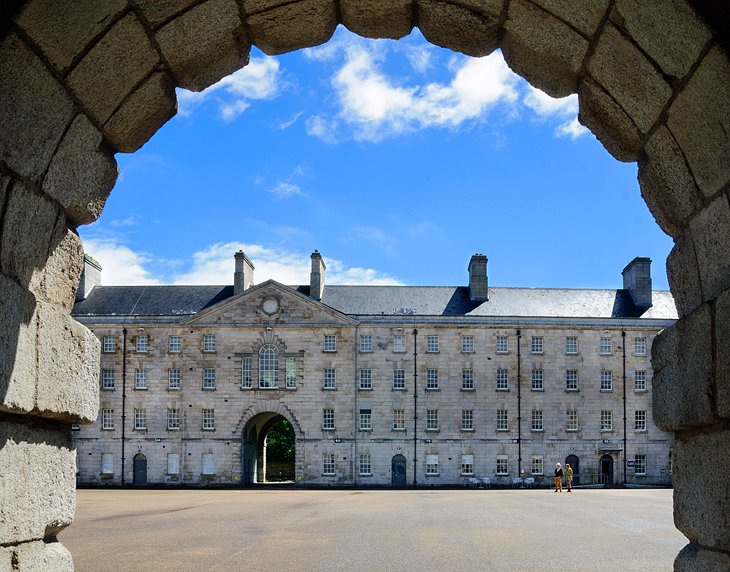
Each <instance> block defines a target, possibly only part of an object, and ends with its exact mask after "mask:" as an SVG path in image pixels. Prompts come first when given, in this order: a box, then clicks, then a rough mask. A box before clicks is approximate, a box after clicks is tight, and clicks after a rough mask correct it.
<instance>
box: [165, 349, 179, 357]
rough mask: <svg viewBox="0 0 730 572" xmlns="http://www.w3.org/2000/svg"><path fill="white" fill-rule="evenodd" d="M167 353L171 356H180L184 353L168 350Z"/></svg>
mask: <svg viewBox="0 0 730 572" xmlns="http://www.w3.org/2000/svg"><path fill="white" fill-rule="evenodd" d="M167 353H168V354H170V355H176V356H177V355H180V354H181V353H182V350H167Z"/></svg>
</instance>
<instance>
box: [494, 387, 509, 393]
mask: <svg viewBox="0 0 730 572" xmlns="http://www.w3.org/2000/svg"><path fill="white" fill-rule="evenodd" d="M494 391H497V392H498V393H509V392H510V389H509V387H498V388H496V389H495V390H494Z"/></svg>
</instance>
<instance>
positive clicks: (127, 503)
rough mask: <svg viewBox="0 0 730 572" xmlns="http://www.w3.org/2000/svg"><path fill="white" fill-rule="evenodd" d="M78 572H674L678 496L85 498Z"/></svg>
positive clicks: (68, 535) (70, 533) (138, 494)
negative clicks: (674, 517)
mask: <svg viewBox="0 0 730 572" xmlns="http://www.w3.org/2000/svg"><path fill="white" fill-rule="evenodd" d="M77 499H78V507H77V514H76V520H75V522H74V524H73V525H72V526H71V527H69V528H68V529H66V530H64V531H63V532H62V533H61V534H60V535H59V539H60V540H61V542H63V543H64V544H65V545H66V546H67V547H68V548H69V549H70V550H71V552H72V554H73V556H74V562H75V564H76V570H77V571H78V572H104V571H125V570H130V571H135V572H143V571H147V570H150V571H155V572H164V571H168V570H169V571H175V572H184V571H188V570H190V571H192V570H195V571H238V570H246V571H269V570H271V571H283V570H294V571H310V570H311V571H327V570H333V571H334V570H338V571H339V570H348V571H359V570H378V571H386V570H387V571H391V570H413V571H419V572H423V571H430V570H434V571H436V570H438V571H445V570H470V571H490V570H499V571H505V570H508V571H511V572H520V571H523V570H524V571H527V570H529V571H535V570H542V571H548V570H560V571H562V572H566V571H572V570H576V571H578V570H580V571H581V572H589V571H602V572H603V571H606V570H624V571H626V570H637V571H639V570H641V571H650V570H662V571H669V570H672V564H673V561H674V557H675V556H676V554H677V552H678V551H679V550H680V549H681V548H682V547H683V546H684V545H685V544H687V540H686V539H685V538H684V537H683V536H682V535H681V534H680V533H679V532H678V531H677V530H676V529H675V528H674V525H673V521H672V491H671V490H646V489H645V490H624V489H616V490H578V491H573V492H572V493H570V494H568V493H566V492H563V493H562V494H560V493H553V492H552V491H548V490H544V489H540V490H491V491H484V490H405V491H399V490H323V491H317V490H315V491H312V490H293V489H281V490H271V489H267V490H192V491H191V490H185V491H183V490H80V491H78V493H77Z"/></svg>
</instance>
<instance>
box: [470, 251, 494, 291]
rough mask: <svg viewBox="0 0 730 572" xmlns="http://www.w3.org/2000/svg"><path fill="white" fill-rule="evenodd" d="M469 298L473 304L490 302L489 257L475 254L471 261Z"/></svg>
mask: <svg viewBox="0 0 730 572" xmlns="http://www.w3.org/2000/svg"><path fill="white" fill-rule="evenodd" d="M469 298H470V299H471V301H472V302H485V301H486V300H489V289H488V281H487V257H486V256H485V255H483V254H475V255H474V256H472V257H471V260H470V261H469Z"/></svg>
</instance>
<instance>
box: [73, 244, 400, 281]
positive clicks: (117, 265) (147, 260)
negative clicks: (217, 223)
mask: <svg viewBox="0 0 730 572" xmlns="http://www.w3.org/2000/svg"><path fill="white" fill-rule="evenodd" d="M84 250H85V252H86V253H87V254H89V255H90V256H92V257H93V258H95V259H96V260H97V261H98V262H99V263H100V264H101V266H102V269H103V270H102V284H104V285H108V286H124V285H136V286H145V285H158V284H163V283H170V284H198V285H203V284H205V285H213V284H233V270H234V261H233V255H234V253H235V252H237V251H238V250H243V251H244V252H245V253H246V255H247V256H248V257H249V258H250V259H251V261H252V262H253V264H254V266H255V270H254V278H255V281H256V283H257V284H258V283H261V282H265V281H266V280H268V279H274V280H276V281H277V282H281V283H282V284H287V285H299V284H309V273H310V270H311V261H310V258H309V254H306V253H302V252H292V251H289V250H285V249H282V248H269V247H265V246H262V245H259V244H245V243H241V242H226V243H218V244H213V245H211V246H209V247H207V248H204V249H202V250H198V251H197V252H194V253H193V254H192V256H191V257H189V258H187V260H184V261H181V260H180V259H176V260H174V261H173V262H174V264H170V263H169V262H170V261H162V263H160V261H158V260H156V259H155V258H154V257H153V255H151V254H147V253H142V252H135V251H134V250H132V249H131V248H129V247H127V246H125V245H123V244H121V243H119V242H117V241H115V240H113V239H85V240H84ZM326 264H327V274H326V283H327V284H360V285H384V284H393V285H399V284H402V283H401V282H400V281H398V280H397V279H395V278H393V277H392V276H389V275H388V274H385V273H383V272H380V271H378V270H376V269H374V268H360V267H357V266H349V265H348V264H346V263H345V262H343V261H341V260H337V259H326ZM180 265H183V266H186V267H188V270H186V271H184V272H175V273H174V274H173V275H172V277H171V279H169V280H166V279H162V278H161V276H155V275H154V274H153V273H152V272H151V271H150V270H148V268H156V269H157V270H158V271H159V270H160V269H161V268H162V267H163V266H165V267H170V266H172V267H173V268H174V267H177V266H180Z"/></svg>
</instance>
